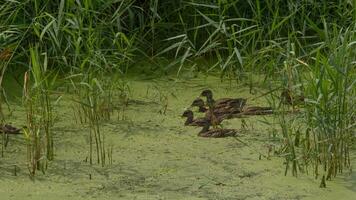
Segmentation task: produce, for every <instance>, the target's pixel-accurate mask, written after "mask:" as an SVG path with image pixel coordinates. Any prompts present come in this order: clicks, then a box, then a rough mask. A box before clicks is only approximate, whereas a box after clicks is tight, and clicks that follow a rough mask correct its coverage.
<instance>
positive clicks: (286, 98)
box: [280, 89, 304, 106]
mask: <svg viewBox="0 0 356 200" xmlns="http://www.w3.org/2000/svg"><path fill="white" fill-rule="evenodd" d="M280 99H281V103H283V104H287V105H291V106H295V105H298V104H302V103H303V102H304V95H294V94H293V93H292V91H291V90H290V89H284V90H283V91H282V92H281V95H280Z"/></svg>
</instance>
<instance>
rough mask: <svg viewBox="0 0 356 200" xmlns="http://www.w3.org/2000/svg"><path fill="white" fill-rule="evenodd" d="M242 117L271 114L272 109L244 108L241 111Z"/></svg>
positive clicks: (259, 107)
mask: <svg viewBox="0 0 356 200" xmlns="http://www.w3.org/2000/svg"><path fill="white" fill-rule="evenodd" d="M242 114H244V115H268V114H273V109H272V107H261V106H250V107H245V108H244V109H243V111H242Z"/></svg>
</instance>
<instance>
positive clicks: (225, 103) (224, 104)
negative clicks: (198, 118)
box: [200, 90, 247, 109]
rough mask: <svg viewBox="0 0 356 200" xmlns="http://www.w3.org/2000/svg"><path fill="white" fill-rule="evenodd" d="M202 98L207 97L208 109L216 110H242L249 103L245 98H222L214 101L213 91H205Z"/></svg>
mask: <svg viewBox="0 0 356 200" xmlns="http://www.w3.org/2000/svg"><path fill="white" fill-rule="evenodd" d="M200 96H204V97H206V102H207V105H208V107H214V109H226V108H236V109H242V108H243V107H244V106H245V105H246V102H247V99H244V98H221V99H218V100H214V99H213V92H212V91H211V90H204V91H202V93H201V94H200Z"/></svg>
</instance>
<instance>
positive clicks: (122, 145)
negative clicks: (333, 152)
mask: <svg viewBox="0 0 356 200" xmlns="http://www.w3.org/2000/svg"><path fill="white" fill-rule="evenodd" d="M129 82H130V88H131V99H132V100H135V101H132V102H131V103H130V104H129V106H128V108H127V110H126V112H125V114H124V116H125V120H118V119H117V116H116V114H114V115H113V116H112V119H111V120H109V121H107V122H103V123H102V126H101V132H102V133H103V134H105V138H106V145H108V146H113V164H112V165H107V166H105V167H101V166H100V165H98V164H94V165H92V166H90V165H89V163H88V162H86V161H85V160H86V158H87V157H88V151H89V145H88V135H89V130H88V127H87V126H85V125H81V124H79V123H76V120H75V119H74V117H73V110H72V107H71V106H70V105H73V102H71V101H70V99H69V98H67V97H66V96H65V95H64V96H63V98H62V99H61V100H60V101H59V102H58V104H57V105H56V116H57V119H56V123H55V125H54V128H53V132H54V135H55V154H56V156H55V160H54V161H52V162H50V163H49V166H48V170H47V172H46V174H42V173H41V172H38V174H37V175H36V177H35V179H34V180H31V179H30V178H29V176H28V170H27V165H26V145H25V142H24V139H23V136H22V135H10V141H9V144H8V147H7V148H6V151H5V155H4V157H3V158H0V199H4V200H5V199H7V200H11V199H14V200H15V199H18V200H20V199H33V200H39V199H52V200H56V199H58V200H62V199H73V200H80V199H86V200H89V199H246V200H247V199H320V200H321V199H322V200H328V199H330V200H331V199H345V200H348V199H350V200H351V199H355V197H356V173H355V172H352V173H351V174H350V173H345V174H343V175H340V176H338V177H337V178H334V179H333V180H332V181H328V182H327V188H324V189H321V188H319V183H320V179H318V180H315V179H314V178H313V175H312V169H310V174H309V175H306V174H299V177H298V178H295V177H293V176H292V175H291V174H290V173H288V175H287V176H285V175H284V170H285V165H284V164H283V162H284V159H283V158H281V157H278V156H276V155H272V154H271V156H270V158H269V159H266V158H264V157H261V156H260V154H264V155H267V154H268V149H270V147H271V146H273V147H274V148H276V149H278V148H280V146H281V143H280V140H279V136H278V135H277V137H272V136H271V132H272V131H273V130H274V128H273V127H270V126H268V125H266V123H265V122H270V123H271V122H273V117H272V116H251V117H249V118H245V119H244V121H245V122H244V124H245V125H244V126H242V120H241V119H232V120H229V121H224V122H223V126H224V127H226V128H236V129H239V130H240V131H241V136H239V139H240V140H242V141H244V142H245V143H247V144H248V145H245V144H243V143H241V142H239V141H238V140H236V139H234V138H220V139H213V138H200V137H197V133H198V132H199V128H194V127H184V126H183V123H184V119H182V118H181V117H180V115H181V114H182V112H183V111H184V109H185V108H186V107H189V105H190V103H191V102H192V100H193V99H194V98H196V97H197V96H198V95H199V93H200V91H201V90H202V89H205V88H210V89H212V90H213V91H214V95H215V96H216V98H220V97H225V96H226V97H242V96H243V97H247V98H250V97H254V96H258V95H259V94H261V93H263V92H265V91H267V90H264V89H263V85H260V87H257V88H262V89H255V90H254V91H255V92H256V94H254V95H252V94H250V92H249V91H250V90H249V88H248V87H247V86H246V85H244V84H241V85H236V83H234V82H233V83H229V82H224V83H221V82H220V81H219V80H218V79H217V78H213V77H208V78H199V79H198V78H194V79H193V78H192V79H190V78H186V79H181V80H174V79H167V80H146V81H144V80H130V81H129ZM162 97H167V99H168V100H167V101H166V100H162V99H164V98H162ZM165 103H167V111H166V114H161V113H162V110H163V109H164V104H165ZM248 104H249V105H260V106H268V104H267V101H266V99H265V98H264V97H262V98H258V99H256V100H253V101H248ZM4 107H5V106H4ZM11 108H12V110H13V112H12V115H11V116H9V117H8V121H11V122H12V124H14V125H16V126H20V127H21V126H22V125H24V124H25V110H24V108H23V107H21V106H19V104H17V105H16V101H14V103H12V102H11ZM7 114H9V113H7ZM355 160H356V159H354V161H355ZM14 165H16V166H17V175H16V176H15V175H14ZM354 165H355V162H354ZM89 176H91V179H89Z"/></svg>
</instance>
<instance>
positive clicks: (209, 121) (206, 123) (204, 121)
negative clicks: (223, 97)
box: [182, 109, 226, 132]
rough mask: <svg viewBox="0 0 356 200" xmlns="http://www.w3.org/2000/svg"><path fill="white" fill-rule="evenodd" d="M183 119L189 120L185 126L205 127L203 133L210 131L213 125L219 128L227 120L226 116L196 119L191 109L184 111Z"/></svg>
mask: <svg viewBox="0 0 356 200" xmlns="http://www.w3.org/2000/svg"><path fill="white" fill-rule="evenodd" d="M182 117H186V118H187V120H186V121H185V122H184V125H185V126H200V127H203V129H202V131H201V132H204V131H207V130H209V128H210V126H211V125H213V126H214V127H215V128H217V126H218V125H220V124H221V122H222V121H223V120H224V119H226V116H224V115H221V116H214V117H200V118H196V119H194V114H193V111H191V110H189V109H188V110H186V111H184V113H183V114H182Z"/></svg>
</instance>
